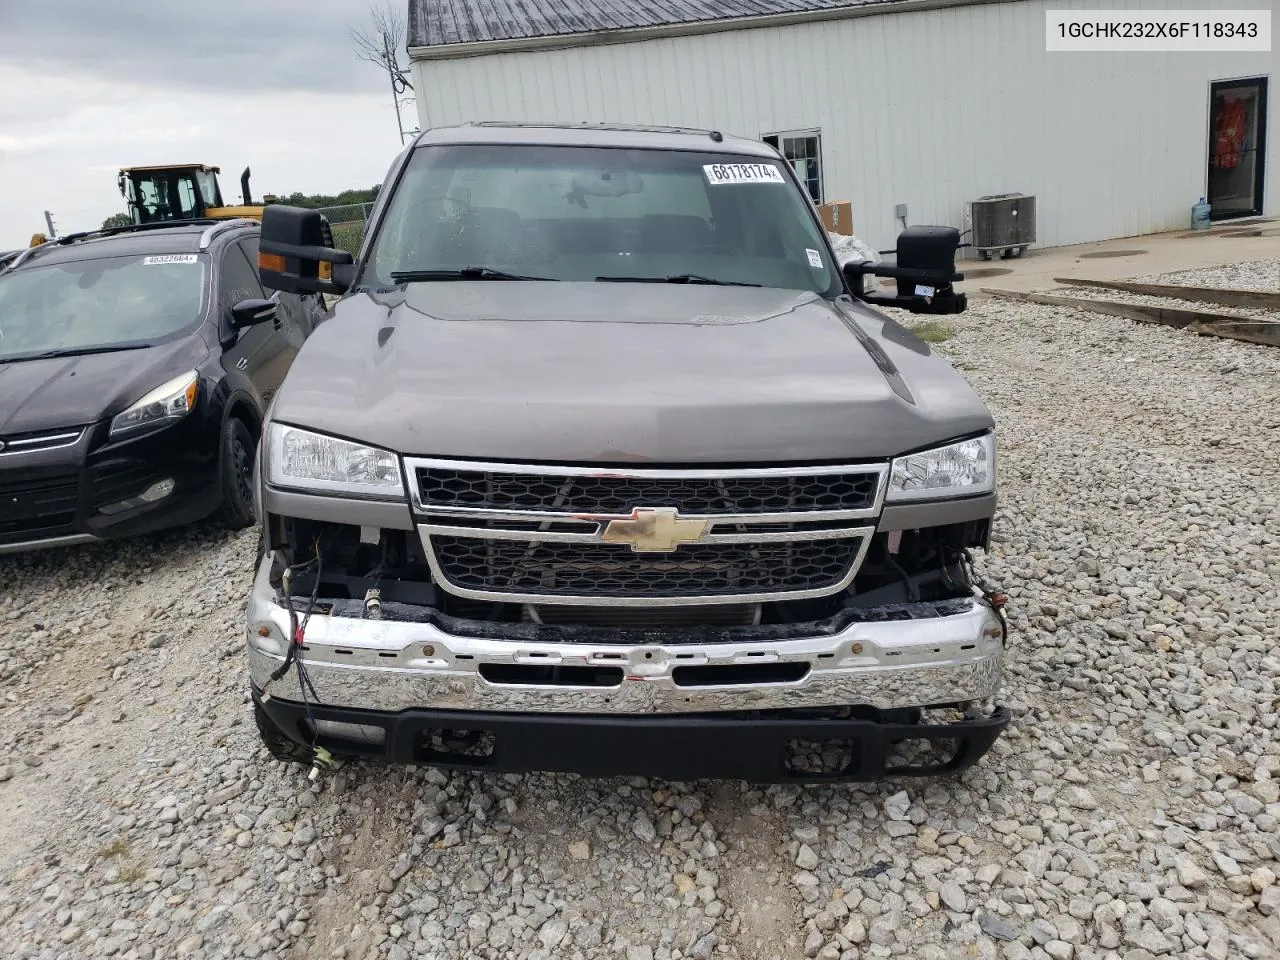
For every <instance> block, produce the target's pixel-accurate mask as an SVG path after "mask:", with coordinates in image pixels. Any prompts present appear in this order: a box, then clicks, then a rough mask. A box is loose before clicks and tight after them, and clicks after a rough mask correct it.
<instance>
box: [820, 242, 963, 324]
mask: <svg viewBox="0 0 1280 960" xmlns="http://www.w3.org/2000/svg"><path fill="white" fill-rule="evenodd" d="M959 248H960V231H959V230H957V229H956V228H955V227H919V226H917V227H907V229H905V230H903V231H902V233H900V234H898V248H897V250H896V251H895V252H896V253H897V257H898V259H897V263H896V264H893V265H890V264H887V263H869V262H863V263H846V264H845V265H844V268H843V273H844V277H845V281H846V282H847V283H848V284H849V289H850V292H851V293H852V294H853V295H854V296H855V297H857V298H858V299H859V300H863V301H865V302H866V303H873V304H877V305H879V306H885V307H901V308H902V309H904V310H910V311H911V312H912V313H962V312H963V311H964V309H965V306H966V298H965V295H964V294H963V293H956V292H955V288H954V287H953V286H952V285H953V284H955V283H958V282H959V281H961V280H963V279H964V274H963V273H956V251H957V250H958V249H959ZM867 274H871V275H872V276H876V277H886V278H889V279H893V280H897V282H898V295H897V296H895V297H880V296H872V295H870V294H866V293H863V283H862V278H863V277H864V276H866V275H867Z"/></svg>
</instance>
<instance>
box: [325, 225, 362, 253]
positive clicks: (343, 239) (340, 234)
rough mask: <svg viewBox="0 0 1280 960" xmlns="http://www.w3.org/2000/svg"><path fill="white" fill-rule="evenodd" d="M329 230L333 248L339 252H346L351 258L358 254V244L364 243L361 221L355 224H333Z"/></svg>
mask: <svg viewBox="0 0 1280 960" xmlns="http://www.w3.org/2000/svg"><path fill="white" fill-rule="evenodd" d="M331 228H332V230H333V245H334V246H335V247H337V248H338V249H339V250H346V251H347V252H348V253H350V254H351V255H352V256H353V257H354V256H356V254H358V253H359V252H360V244H361V243H362V242H363V241H364V221H363V220H359V221H356V222H355V223H335V224H332V225H331Z"/></svg>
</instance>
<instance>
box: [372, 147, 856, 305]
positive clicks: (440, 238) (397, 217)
mask: <svg viewBox="0 0 1280 960" xmlns="http://www.w3.org/2000/svg"><path fill="white" fill-rule="evenodd" d="M807 204H808V200H807V198H806V197H805V196H804V195H803V194H802V193H801V192H800V190H799V189H798V188H797V187H796V186H795V184H794V183H793V182H792V181H791V179H790V178H789V177H788V174H787V172H786V171H785V170H784V169H783V166H782V164H781V163H780V162H775V161H771V160H769V159H768V158H765V157H754V156H742V155H732V154H723V153H714V152H707V153H702V152H687V151H675V150H655V149H626V148H593V147H560V146H534V145H514V146H513V145H505V144H504V145H471V144H466V145H457V146H426V147H421V148H419V149H418V150H417V151H416V152H415V153H414V155H413V157H412V158H411V159H410V161H409V164H408V167H407V169H406V170H405V172H404V174H403V176H402V177H401V179H400V182H399V185H398V186H397V188H396V191H395V193H394V195H393V196H391V197H389V198H388V207H387V212H386V217H385V219H384V220H383V222H382V224H381V226H380V227H379V229H378V233H377V236H376V238H375V240H374V242H373V245H372V247H371V248H370V251H369V256H368V258H367V261H366V266H365V268H364V275H363V277H362V278H361V282H362V283H363V284H366V285H372V286H381V287H389V286H392V285H393V284H394V283H396V282H397V280H403V279H406V278H409V279H424V280H427V279H447V278H449V276H450V275H451V274H452V275H453V276H454V277H457V276H459V273H458V272H459V271H464V270H467V268H487V269H488V270H490V271H494V272H502V273H507V274H515V275H518V276H521V277H539V278H546V279H552V280H570V281H574V280H576V281H595V280H609V281H612V282H615V283H619V282H621V283H626V282H627V281H629V280H634V281H636V282H641V281H647V282H654V281H655V280H663V279H666V278H672V281H673V282H690V280H689V278H691V277H692V278H696V280H695V281H694V282H701V283H708V282H710V283H717V282H718V283H726V284H750V285H753V286H764V287H779V288H784V289H794V290H805V291H812V292H815V293H819V294H822V295H824V296H836V295H838V293H839V292H840V288H841V287H840V281H839V272H838V270H837V269H836V266H835V264H834V263H832V261H831V258H830V255H829V253H828V251H827V247H826V244H825V243H824V242H823V237H822V234H821V232H820V231H821V228H820V226H819V225H818V223H817V221H816V218H815V217H813V216H812V214H811V212H810V210H809V208H808V205H807ZM470 277H476V271H475V270H474V269H472V270H470V271H468V276H467V277H466V278H470ZM477 278H478V279H486V277H477ZM495 279H496V278H495Z"/></svg>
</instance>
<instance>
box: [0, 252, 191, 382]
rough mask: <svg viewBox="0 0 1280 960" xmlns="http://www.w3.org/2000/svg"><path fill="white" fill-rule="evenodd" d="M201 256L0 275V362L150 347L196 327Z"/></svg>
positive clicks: (116, 260)
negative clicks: (133, 347) (131, 347)
mask: <svg viewBox="0 0 1280 960" xmlns="http://www.w3.org/2000/svg"><path fill="white" fill-rule="evenodd" d="M207 272H208V268H207V265H206V263H205V257H203V256H201V255H198V254H194V253H183V254H167V255H161V256H131V257H104V258H101V259H95V260H76V261H72V262H63V263H53V264H48V265H45V266H39V265H33V266H31V267H28V268H26V269H21V268H20V269H19V270H18V271H17V272H15V273H10V274H4V275H0V362H3V361H6V360H19V359H24V358H27V357H36V356H45V355H54V356H57V355H64V354H67V355H69V354H75V353H94V352H98V351H101V350H105V349H124V348H127V347H130V346H140V345H148V344H153V343H156V342H159V341H162V340H165V339H167V338H170V337H172V336H174V335H176V334H179V333H181V332H183V331H185V330H187V329H189V328H191V327H192V326H193V325H194V324H196V323H197V322H198V321H199V320H200V317H201V315H202V311H203V307H204V297H205V285H206V274H207Z"/></svg>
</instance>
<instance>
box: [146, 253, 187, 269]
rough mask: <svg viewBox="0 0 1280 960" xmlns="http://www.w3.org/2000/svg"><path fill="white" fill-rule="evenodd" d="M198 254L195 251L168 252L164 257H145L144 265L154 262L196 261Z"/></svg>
mask: <svg viewBox="0 0 1280 960" xmlns="http://www.w3.org/2000/svg"><path fill="white" fill-rule="evenodd" d="M195 262H196V255H195V254H194V253H168V254H165V255H164V256H162V257H143V259H142V265H143V266H150V265H151V264H153V263H195Z"/></svg>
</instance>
